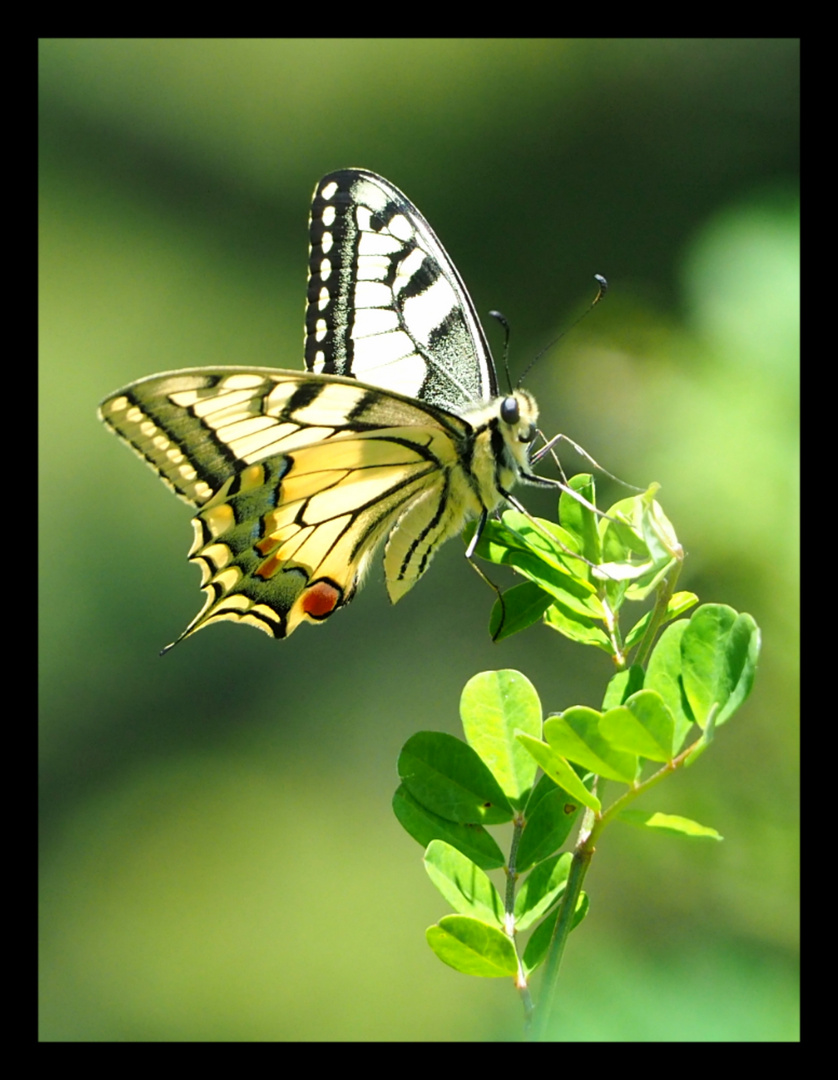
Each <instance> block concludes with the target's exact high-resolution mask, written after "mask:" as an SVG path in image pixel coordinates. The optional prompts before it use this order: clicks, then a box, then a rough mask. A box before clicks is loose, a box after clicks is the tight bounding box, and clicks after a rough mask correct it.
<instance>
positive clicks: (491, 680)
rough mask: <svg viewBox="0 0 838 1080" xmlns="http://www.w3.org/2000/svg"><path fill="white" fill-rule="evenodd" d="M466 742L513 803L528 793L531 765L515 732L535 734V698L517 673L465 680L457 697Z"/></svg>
mask: <svg viewBox="0 0 838 1080" xmlns="http://www.w3.org/2000/svg"><path fill="white" fill-rule="evenodd" d="M460 719H461V720H462V724H463V731H464V732H465V736H466V740H467V742H468V743H469V745H470V746H471V747H472V748H473V749H474V750H475V751H476V752H477V754H478V755H479V756H480V759H481V761H483V763H484V764H485V765H486V766H487V767H488V768H489V769H490V770H491V773H492V775H493V776H494V778H495V780H497V782H498V783H499V784H500V786H501V788H502V790H503V792H504V794H505V795H506V797H507V798H508V799H510V800H511V801H512V803H513V804H514V805H517V804H518V802H519V801H520V800H521V799H522V798H524V797H526V796H527V795H529V792H530V789H531V788H532V786H533V784H534V783H535V774H536V768H537V766H536V764H535V762H534V761H533V759H532V758H531V757H530V755H529V754H528V753H527V752H526V750H525V749H524V748H523V746H521V744H520V742H518V740H517V739H516V738H515V732H516V730H520V731H524V732H526V733H527V734H529V735H533V736H537V735H540V734H541V719H542V713H541V702H540V701H539V700H538V694H537V693H536V692H535V687H534V686H533V684H532V683H531V682H530V681H529V679H528V678H527V677H526V676H525V675H522V674H521V672H520V671H509V670H507V671H483V672H481V673H480V674H479V675H475V676H474V677H473V678H471V679H469V681H468V682H467V683H466V685H465V688H464V689H463V693H462V697H461V698H460Z"/></svg>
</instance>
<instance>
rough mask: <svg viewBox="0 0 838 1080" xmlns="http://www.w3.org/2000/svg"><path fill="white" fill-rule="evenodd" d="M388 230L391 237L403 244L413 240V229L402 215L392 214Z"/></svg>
mask: <svg viewBox="0 0 838 1080" xmlns="http://www.w3.org/2000/svg"><path fill="white" fill-rule="evenodd" d="M388 228H389V230H390V232H391V233H392V234H393V236H397V237H398V238H399V240H401V241H402V242H403V243H407V241H408V240H412V239H413V227H412V226H411V224H410V222H409V221H408V220H407V218H406V217H405V216H404V214H394V215H393V217H392V218H390V222H389V225H388Z"/></svg>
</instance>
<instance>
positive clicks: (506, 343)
mask: <svg viewBox="0 0 838 1080" xmlns="http://www.w3.org/2000/svg"><path fill="white" fill-rule="evenodd" d="M489 314H490V315H491V316H492V318H493V319H497V320H498V322H499V323H500V324H501V326H502V327H503V332H504V337H503V370H504V371H505V372H506V385H507V387H508V388H509V393H510V394H511V393H512V377H511V376H510V374H509V334H510V327H509V323H508V322H507V319H506V316H505V315H504V313H503V312H502V311H490V312H489Z"/></svg>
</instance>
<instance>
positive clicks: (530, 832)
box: [515, 744, 582, 874]
mask: <svg viewBox="0 0 838 1080" xmlns="http://www.w3.org/2000/svg"><path fill="white" fill-rule="evenodd" d="M541 745H544V744H541ZM548 749H549V747H548ZM571 771H572V770H571ZM580 783H581V781H580ZM581 807H582V803H581V802H580V800H579V799H574V798H573V796H572V795H570V794H568V792H567V791H565V789H564V788H562V787H557V786H556V784H555V783H554V782H553V780H552V779H551V778H550V777H549V776H547V775H544V776H542V777H541V779H540V780H539V781H538V783H537V784H536V785H535V788H534V789H533V793H532V795H531V796H530V799H529V802H528V803H527V806H526V809H525V811H524V817H525V822H524V828H523V830H522V832H521V839H520V841H519V843H518V852H517V857H516V863H515V868H516V870H517V871H518V873H519V874H523V873H524V871H525V870H528V869H529V868H530V867H531V866H532V865H533V864H534V863H537V862H541V860H542V859H546V858H547V857H548V856H549V855H552V854H553V853H554V852H556V851H558V850H559V848H560V847H561V846H562V844H563V843H564V842H565V840H567V838H568V836H569V835H570V831H571V829H572V828H573V826H574V823H575V822H576V819H577V818H578V816H579V811H580V809H581Z"/></svg>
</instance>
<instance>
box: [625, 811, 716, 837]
mask: <svg viewBox="0 0 838 1080" xmlns="http://www.w3.org/2000/svg"><path fill="white" fill-rule="evenodd" d="M617 818H618V819H619V820H620V821H625V822H628V824H629V825H640V826H641V827H643V828H646V829H657V830H658V831H659V832H665V833H671V834H672V835H673V836H688V837H690V838H691V839H696V840H723V839H724V837H723V836H722V835H721V833H718V832H716V830H715V829H711V828H710V827H709V826H708V825H699V823H698V822H697V821H690V819H689V818H685V817H679V816H678V815H677V814H661V813H652V814H649V813H646V811H645V810H620V811H619V812H618V814H617Z"/></svg>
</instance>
